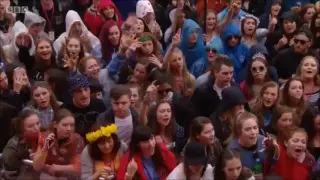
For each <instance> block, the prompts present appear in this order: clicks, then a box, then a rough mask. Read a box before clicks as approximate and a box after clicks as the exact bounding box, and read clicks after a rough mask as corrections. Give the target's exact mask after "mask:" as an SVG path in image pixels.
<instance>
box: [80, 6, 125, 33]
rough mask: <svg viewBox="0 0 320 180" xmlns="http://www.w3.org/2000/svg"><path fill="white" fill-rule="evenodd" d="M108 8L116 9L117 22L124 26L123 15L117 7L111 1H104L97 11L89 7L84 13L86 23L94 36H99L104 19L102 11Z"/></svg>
mask: <svg viewBox="0 0 320 180" xmlns="http://www.w3.org/2000/svg"><path fill="white" fill-rule="evenodd" d="M107 7H112V8H113V9H114V14H115V16H116V17H115V19H113V20H115V21H116V22H117V23H118V25H119V26H121V25H122V23H123V21H122V19H121V14H120V12H119V10H118V8H117V7H116V5H115V4H114V3H113V2H112V1H111V0H102V1H101V2H100V5H99V7H98V9H97V10H94V9H93V8H92V7H89V8H88V9H87V11H86V12H85V13H84V23H85V24H86V26H87V27H88V29H89V30H90V31H91V32H92V34H93V35H95V36H99V31H100V29H101V27H102V25H103V21H104V19H103V17H102V16H101V11H102V10H103V9H105V8H107Z"/></svg>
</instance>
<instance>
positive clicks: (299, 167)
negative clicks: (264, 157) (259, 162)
mask: <svg viewBox="0 0 320 180" xmlns="http://www.w3.org/2000/svg"><path fill="white" fill-rule="evenodd" d="M307 143H308V135H307V132H306V131H305V130H304V129H302V128H297V127H291V128H289V129H287V132H286V134H285V137H284V141H283V143H281V144H279V145H278V144H277V143H273V144H272V145H271V146H273V147H274V148H275V149H277V150H276V151H279V157H278V159H277V160H273V163H274V164H273V167H272V168H271V172H272V173H274V174H275V175H278V176H281V177H282V178H283V179H285V180H289V179H291V180H298V179H308V178H310V175H311V169H312V166H313V165H314V164H315V159H314V157H313V156H312V155H311V154H310V153H309V152H308V151H307Z"/></svg>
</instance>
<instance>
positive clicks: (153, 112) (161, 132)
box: [148, 101, 186, 154]
mask: <svg viewBox="0 0 320 180" xmlns="http://www.w3.org/2000/svg"><path fill="white" fill-rule="evenodd" d="M149 115H150V116H149V117H148V124H150V125H151V127H152V130H153V133H154V135H155V140H156V143H159V144H164V145H165V146H167V147H168V148H169V149H171V150H173V151H174V152H176V153H178V154H179V153H180V152H181V151H182V149H183V146H184V145H185V143H186V140H185V139H184V129H183V128H182V127H181V126H179V125H178V124H177V123H176V121H175V117H174V114H173V112H172V108H171V105H170V103H169V102H167V101H160V102H158V103H157V104H156V106H155V107H153V108H152V109H150V112H149Z"/></svg>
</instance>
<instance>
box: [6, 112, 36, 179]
mask: <svg viewBox="0 0 320 180" xmlns="http://www.w3.org/2000/svg"><path fill="white" fill-rule="evenodd" d="M13 122H14V130H15V134H14V136H13V137H12V138H11V139H10V140H9V141H8V143H7V145H6V146H5V148H4V149H3V152H2V158H3V163H4V164H3V165H4V170H3V171H4V172H3V174H2V175H3V177H4V178H5V179H19V178H20V179H30V180H31V179H36V178H39V176H38V175H37V174H33V173H34V172H33V170H32V169H25V168H26V167H25V166H24V165H23V162H22V160H23V159H30V158H31V159H33V158H34V154H32V153H34V152H36V149H37V146H38V144H37V143H38V137H39V133H40V121H39V117H38V116H37V113H36V111H34V110H31V109H25V110H22V111H21V112H20V113H19V114H18V116H17V117H16V118H15V119H14V120H13ZM28 172H29V173H30V172H31V173H32V174H31V177H28V174H27V173H28ZM37 176H38V177H37Z"/></svg>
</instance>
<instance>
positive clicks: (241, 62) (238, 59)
mask: <svg viewBox="0 0 320 180" xmlns="http://www.w3.org/2000/svg"><path fill="white" fill-rule="evenodd" d="M230 36H239V37H241V32H240V29H239V28H238V25H236V24H229V25H228V26H227V28H226V30H225V31H224V33H223V35H222V37H221V38H222V42H223V46H224V54H225V55H227V56H228V57H229V58H230V59H231V60H232V63H233V67H234V79H235V81H236V82H238V83H240V82H241V81H242V80H243V77H241V73H242V71H243V70H244V68H245V67H246V66H247V64H248V55H249V48H248V47H247V46H246V45H245V44H244V43H242V42H241V38H240V39H239V42H238V45H237V46H235V47H230V46H229V45H228V38H229V37H230Z"/></svg>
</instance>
